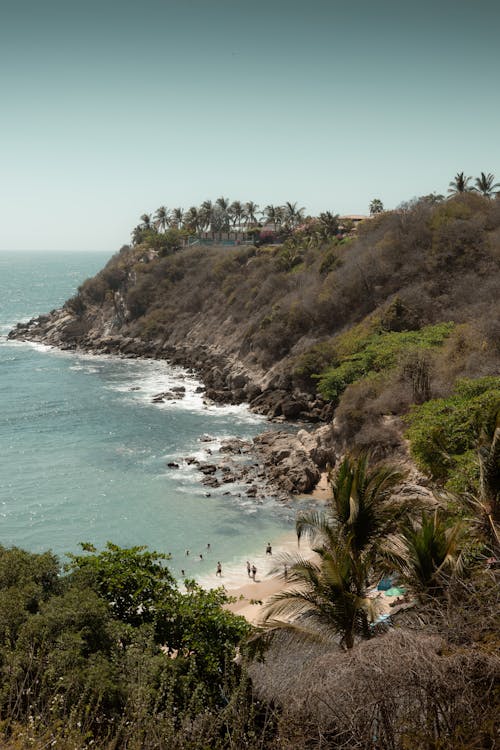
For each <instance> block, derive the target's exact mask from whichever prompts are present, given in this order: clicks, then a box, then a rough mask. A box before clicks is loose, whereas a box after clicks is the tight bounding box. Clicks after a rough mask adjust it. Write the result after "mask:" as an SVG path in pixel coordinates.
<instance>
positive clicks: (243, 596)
mask: <svg viewBox="0 0 500 750" xmlns="http://www.w3.org/2000/svg"><path fill="white" fill-rule="evenodd" d="M330 492H331V490H330V486H329V484H328V474H327V472H324V473H323V474H322V475H321V479H320V481H319V482H318V484H317V485H316V487H315V488H314V490H313V491H312V492H311V493H310V494H308V495H307V497H310V498H313V499H315V500H318V501H319V504H321V503H323V502H324V501H325V500H326V499H327V498H328V497H329V494H330ZM266 541H267V540H266ZM270 541H271V542H272V555H266V553H265V546H266V545H265V544H264V545H263V549H262V553H261V554H258V555H256V556H254V557H253V558H252V559H251V560H249V562H250V564H251V565H253V564H255V567H256V568H257V574H256V576H255V581H253V580H252V578H250V577H249V576H248V573H247V570H246V566H245V565H242V566H241V568H240V569H238V570H236V569H235V568H228V569H224V566H223V568H222V576H220V577H219V576H216V575H215V572H214V574H213V575H212V576H207V577H205V578H204V579H203V580H202V581H200V583H202V585H203V586H204V587H206V588H215V587H217V586H224V588H225V589H226V591H227V592H228V594H229V595H230V596H232V597H235V599H236V601H235V602H233V603H232V604H228V605H227V609H229V610H230V611H231V612H234V613H235V614H238V615H242V616H243V617H245V618H246V619H247V620H248V621H249V622H251V623H252V624H254V625H255V624H257V623H258V622H259V620H260V618H261V616H262V611H263V609H264V607H265V605H266V603H267V602H268V601H269V599H270V597H271V596H273V594H276V593H278V592H279V591H281V590H282V589H283V588H285V585H286V583H285V581H284V580H283V579H282V578H280V577H278V575H277V574H273V573H272V571H273V569H274V568H275V567H276V566H277V565H278V566H279V567H280V568H281V569H282V564H280V561H281V558H282V557H283V555H295V554H299V555H300V556H301V557H305V558H307V559H311V558H312V557H314V552H313V551H312V550H311V547H310V545H309V543H308V542H307V540H304V539H303V540H301V543H300V546H299V544H298V542H297V535H296V533H295V530H293V531H289V532H286V533H285V534H283V536H282V537H280V538H279V539H277V540H274V541H273V540H270Z"/></svg>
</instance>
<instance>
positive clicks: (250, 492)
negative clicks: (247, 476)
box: [245, 484, 258, 497]
mask: <svg viewBox="0 0 500 750" xmlns="http://www.w3.org/2000/svg"><path fill="white" fill-rule="evenodd" d="M257 492H258V488H257V486H256V485H255V484H253V485H252V486H251V487H249V488H248V490H247V491H246V492H245V495H247V496H248V497H257Z"/></svg>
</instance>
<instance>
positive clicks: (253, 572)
mask: <svg viewBox="0 0 500 750" xmlns="http://www.w3.org/2000/svg"><path fill="white" fill-rule="evenodd" d="M256 575H257V568H256V567H255V565H252V579H253V580H254V581H255V576H256Z"/></svg>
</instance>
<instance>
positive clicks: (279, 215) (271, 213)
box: [264, 204, 283, 232]
mask: <svg viewBox="0 0 500 750" xmlns="http://www.w3.org/2000/svg"><path fill="white" fill-rule="evenodd" d="M264 220H265V221H266V222H269V223H271V222H272V224H273V226H274V231H275V232H276V231H277V229H278V225H280V224H281V222H282V221H283V207H282V206H273V205H272V204H271V205H269V206H266V207H265V209H264Z"/></svg>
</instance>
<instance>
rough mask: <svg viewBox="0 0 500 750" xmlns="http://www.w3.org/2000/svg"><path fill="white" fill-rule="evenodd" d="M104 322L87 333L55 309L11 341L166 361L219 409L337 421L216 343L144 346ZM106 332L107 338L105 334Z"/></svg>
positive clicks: (281, 379) (326, 408)
mask: <svg viewBox="0 0 500 750" xmlns="http://www.w3.org/2000/svg"><path fill="white" fill-rule="evenodd" d="M112 327H113V326H110V325H109V324H107V323H106V324H105V323H104V322H103V323H102V326H99V325H98V323H97V321H95V325H94V326H93V327H92V328H91V329H90V330H89V331H86V332H83V331H81V330H79V320H78V318H77V316H75V315H74V314H72V313H71V312H69V311H67V310H66V309H65V308H62V309H61V310H53V311H52V312H51V313H49V314H48V315H41V316H39V317H37V318H32V319H31V320H30V321H28V322H27V323H18V324H17V326H16V327H15V328H14V329H13V330H12V331H11V332H10V333H9V336H8V337H9V339H18V340H21V341H22V340H26V341H36V342H40V343H43V344H48V345H50V346H55V347H57V348H59V349H62V350H66V351H68V350H69V351H81V352H85V353H93V354H115V355H117V356H121V357H127V358H131V359H133V358H142V357H148V358H152V359H165V360H167V361H168V362H169V364H172V365H180V366H182V367H185V368H186V369H187V370H188V371H190V372H191V373H193V374H195V375H196V376H197V377H199V378H200V380H202V382H203V383H204V384H205V389H206V391H205V395H206V397H207V398H208V399H210V400H211V401H213V402H215V403H218V404H240V403H248V404H249V408H250V410H251V411H253V412H255V413H257V414H262V415H264V416H266V417H269V418H270V419H276V418H278V417H282V418H283V419H285V420H293V421H303V422H307V423H322V422H328V421H330V420H331V419H332V418H333V407H332V405H331V404H330V403H328V402H325V401H323V400H322V399H321V398H319V397H318V396H317V395H316V394H315V395H311V394H310V393H305V392H302V391H298V390H297V389H296V388H294V387H293V384H292V382H291V378H290V376H288V375H286V374H284V373H276V374H274V375H271V376H270V377H268V376H267V375H268V374H267V373H263V372H262V371H261V370H258V369H254V370H252V369H250V368H249V367H248V366H247V365H246V364H245V365H244V364H243V363H242V362H240V361H238V360H236V359H235V358H234V357H230V356H228V355H226V354H225V353H224V352H223V351H221V350H220V349H219V348H217V347H216V346H215V345H214V344H208V343H207V344H199V343H183V344H175V345H172V344H169V343H168V342H161V341H144V340H143V339H140V338H137V337H131V336H127V335H124V334H122V333H119V332H111V331H110V330H109V329H110V328H112ZM103 331H104V333H103Z"/></svg>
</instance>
